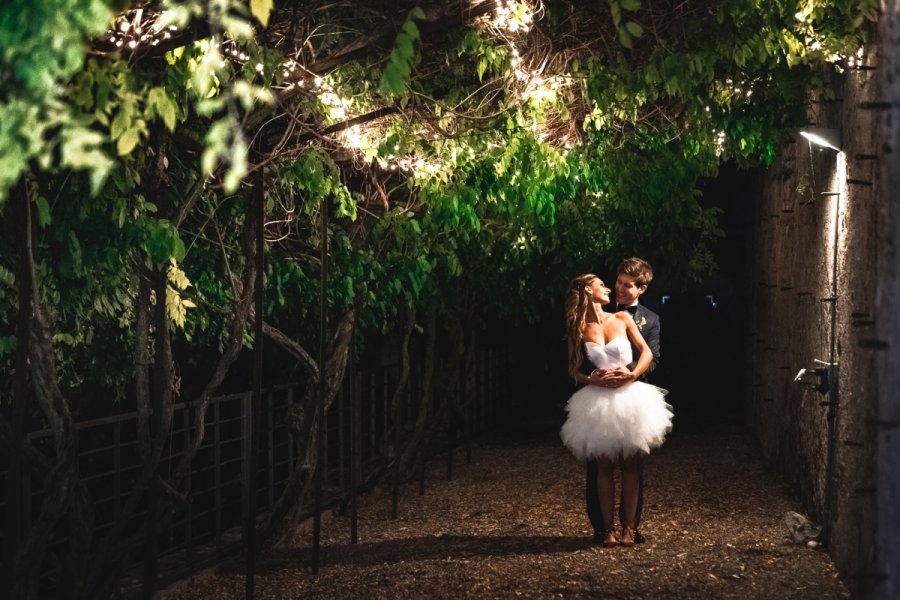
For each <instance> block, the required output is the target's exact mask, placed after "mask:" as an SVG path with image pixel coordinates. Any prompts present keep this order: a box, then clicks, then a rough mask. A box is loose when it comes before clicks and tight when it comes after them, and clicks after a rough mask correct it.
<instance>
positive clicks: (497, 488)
mask: <svg viewBox="0 0 900 600" xmlns="http://www.w3.org/2000/svg"><path fill="white" fill-rule="evenodd" d="M456 456H457V463H456V468H455V473H454V478H453V480H451V481H447V480H446V478H445V474H446V455H442V456H438V457H436V458H435V459H434V460H433V461H432V462H431V463H429V465H428V479H427V488H426V492H425V495H424V496H419V493H418V486H417V484H416V483H410V484H408V485H404V486H403V487H401V489H400V513H399V518H398V519H397V520H391V518H390V507H391V498H390V488H388V487H385V488H378V489H376V490H375V491H374V492H372V493H370V494H368V495H367V496H366V497H365V498H363V499H361V501H360V510H359V514H360V521H359V536H360V540H359V544H357V545H351V544H350V543H349V540H350V526H349V519H348V518H346V517H340V516H337V515H334V514H329V515H327V516H326V517H324V518H323V527H322V536H323V549H322V567H321V569H320V572H319V574H318V575H316V576H314V575H311V574H310V572H309V564H310V555H311V552H310V545H311V538H312V536H311V534H310V533H309V532H308V531H301V532H298V535H297V537H296V539H295V540H294V541H293V542H292V543H291V544H289V545H288V546H287V547H282V548H278V549H276V550H273V551H271V552H269V553H268V554H267V555H266V556H263V557H261V558H260V560H259V563H258V565H259V566H258V571H257V577H256V594H255V597H256V598H279V599H281V598H285V599H286V598H291V599H293V598H390V599H399V598H429V599H439V598H604V597H614V598H627V599H630V598H654V599H656V598H704V599H707V600H709V599H714V598H727V599H740V600H752V599H756V598H766V599H768V598H797V599H804V600H805V599H808V598H817V599H824V598H849V597H850V595H849V593H848V592H847V589H846V588H845V587H844V585H843V584H842V583H841V581H840V580H839V579H838V575H837V572H836V570H835V567H834V565H833V564H832V562H831V559H830V557H829V556H828V554H827V552H825V551H823V550H821V549H810V548H807V547H805V546H804V545H802V544H797V543H793V542H790V541H789V538H788V537H787V528H786V526H785V525H784V522H783V519H784V516H785V513H786V512H788V511H798V512H802V507H801V506H800V504H799V502H798V500H797V499H796V498H795V497H794V496H793V494H792V493H791V489H790V486H789V485H788V484H787V483H785V482H784V481H782V480H780V479H779V478H778V477H777V476H775V475H774V474H772V473H771V472H770V471H768V470H767V469H765V468H764V467H763V464H762V460H761V456H760V453H759V450H758V448H757V446H756V444H755V442H754V441H753V439H752V438H751V437H750V436H748V435H746V434H742V433H717V434H715V435H709V434H706V435H699V434H690V433H687V434H678V432H677V431H676V432H674V433H673V435H672V436H671V439H670V440H669V441H667V442H666V444H665V445H664V446H663V447H662V448H660V449H659V450H657V451H656V452H655V453H654V454H652V455H651V456H650V457H649V459H648V460H647V463H646V467H645V469H646V470H645V481H646V483H645V507H644V516H643V519H644V523H643V525H642V527H641V530H642V532H643V533H644V535H645V536H646V537H647V542H646V543H645V544H642V545H638V546H634V547H630V548H626V547H621V546H620V547H616V548H610V549H607V548H602V547H599V546H595V545H592V544H591V538H590V525H589V523H588V521H587V517H586V514H585V510H584V500H583V495H584V490H583V486H584V467H583V465H582V464H581V463H579V462H578V461H577V460H576V459H575V458H573V457H572V456H571V455H570V454H569V453H568V452H567V451H566V450H565V449H564V448H563V447H562V445H561V444H560V443H559V442H558V441H556V440H554V439H552V437H550V436H544V437H543V438H541V439H539V440H533V441H531V442H530V443H528V444H523V443H519V444H512V443H509V444H503V443H500V444H497V443H495V444H490V445H488V444H483V445H476V446H475V447H474V448H473V451H472V455H471V463H468V464H467V463H466V462H465V453H464V452H463V451H459V450H457V453H456ZM158 597H159V598H160V599H161V600H176V599H178V600H180V599H194V598H204V599H206V598H243V597H244V577H243V566H242V564H240V563H238V562H235V563H232V564H225V565H220V566H218V567H216V568H213V569H209V570H207V571H204V572H202V573H199V574H197V575H195V576H193V577H192V578H190V579H187V580H184V581H181V582H178V583H177V584H174V585H172V586H170V588H169V589H168V590H165V591H163V592H160V593H159V594H158Z"/></svg>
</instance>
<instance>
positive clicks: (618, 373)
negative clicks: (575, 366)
mask: <svg viewBox="0 0 900 600" xmlns="http://www.w3.org/2000/svg"><path fill="white" fill-rule="evenodd" d="M652 280H653V268H652V267H651V266H650V264H649V263H647V261H645V260H643V259H640V258H635V257H632V258H626V259H625V260H623V261H622V262H621V263H620V264H619V268H618V269H616V311H617V312H618V311H620V310H627V311H628V312H630V313H631V316H632V317H633V318H634V322H635V324H636V325H637V327H638V330H640V332H641V335H642V336H643V337H644V340H645V341H646V342H647V345H648V346H650V350H651V351H652V352H653V360H652V361H651V362H650V366H649V367H648V368H647V372H646V373H645V374H644V376H643V377H641V380H642V381H647V379H648V375H650V373H652V372H653V370H654V369H656V367H657V365H658V364H659V315H657V314H656V313H655V312H653V311H652V310H650V309H648V308H646V307H645V306H642V305H641V304H639V303H638V298H640V297H641V295H642V294H643V293H644V292H646V291H647V285H649V284H650V281H652ZM631 353H632V357H633V358H635V360H634V361H633V362H632V363H631V364H629V365H628V371H625V370H622V369H616V370H613V371H608V372H607V373H606V374H605V375H604V376H603V377H602V378H600V379H599V380H598V381H596V382H595V383H596V385H600V386H603V387H619V386H621V385H623V384H625V383H627V382H628V381H631V379H630V378H629V377H628V376H627V375H626V373H628V372H630V371H631V370H632V369H633V368H634V367H635V365H636V364H637V360H636V359H637V357H639V356H640V350H638V348H637V347H636V346H635V345H634V344H632V345H631ZM582 370H583V371H584V370H587V372H586V373H585V375H588V374H589V373H590V371H591V370H593V365H591V364H590V363H589V362H588V364H586V365H585V364H582ZM640 469H641V479H640V486H639V488H638V504H637V512H636V513H635V519H634V541H635V543H637V544H643V543H644V536H643V535H642V534H641V532H640V529H639V527H640V524H641V509H642V508H643V506H644V465H643V460H642V461H641V466H640ZM585 497H586V500H587V511H588V518H589V519H590V521H591V525H592V526H593V528H594V543H597V544H599V543H602V541H603V531H604V525H603V514H602V512H601V510H600V497H599V494H598V493H597V462H596V461H593V460H589V461H588V463H587V483H586V488H585ZM619 521H620V522H621V523H622V524H623V525H624V523H625V521H626V519H625V513H624V503H623V502H622V501H621V498H620V499H619Z"/></svg>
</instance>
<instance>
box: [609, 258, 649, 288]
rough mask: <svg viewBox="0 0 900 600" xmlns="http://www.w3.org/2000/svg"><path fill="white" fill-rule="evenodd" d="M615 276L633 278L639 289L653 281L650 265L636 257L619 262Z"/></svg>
mask: <svg viewBox="0 0 900 600" xmlns="http://www.w3.org/2000/svg"><path fill="white" fill-rule="evenodd" d="M616 274H617V275H622V274H625V275H630V276H631V277H634V282H635V283H636V284H637V285H638V286H639V287H644V286H645V285H648V284H649V283H650V282H651V281H653V267H651V266H650V263H648V262H647V261H646V260H644V259H643V258H638V257H636V256H632V257H631V258H626V259H625V260H623V261H622V262H620V263H619V268H618V269H616Z"/></svg>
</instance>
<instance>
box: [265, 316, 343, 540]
mask: <svg viewBox="0 0 900 600" xmlns="http://www.w3.org/2000/svg"><path fill="white" fill-rule="evenodd" d="M355 327H356V308H351V309H350V310H348V311H347V312H346V313H345V314H344V315H343V317H341V319H340V321H338V324H337V327H336V330H335V333H334V336H333V337H332V339H331V342H330V344H329V351H328V358H327V359H326V361H325V368H324V369H321V371H322V375H321V376H324V377H325V378H326V379H325V382H326V386H327V388H326V394H325V411H327V410H328V407H330V406H331V403H332V401H333V400H334V398H335V397H336V396H337V394H338V392H339V391H340V388H341V381H342V380H343V378H344V373H345V372H346V369H347V357H348V356H349V353H350V343H351V342H352V341H353V333H354V331H355ZM317 383H318V381H317V380H316V379H314V378H312V377H310V379H309V380H308V384H307V388H306V393H305V394H304V397H303V398H302V399H301V400H300V401H299V402H295V403H294V405H293V406H291V407H289V408H288V415H287V418H286V421H287V424H288V426H289V427H290V428H291V429H292V431H293V433H294V437H295V439H296V440H297V463H296V466H295V468H294V470H293V472H291V475H290V477H289V478H288V482H287V485H286V486H285V490H284V492H282V494H281V496H280V497H279V498H278V500H276V501H275V504H274V506H273V507H272V512H271V513H270V517H269V521H268V523H267V524H266V527H265V530H264V533H263V536H262V538H263V539H274V540H275V541H276V542H277V541H278V540H279V538H280V533H282V532H283V533H285V534H286V533H287V532H289V531H290V529H291V528H292V527H293V526H294V525H296V524H297V523H298V522H299V520H300V518H301V517H302V515H303V513H304V510H305V507H306V504H307V503H308V501H309V496H310V492H311V490H310V487H311V486H310V485H309V483H310V482H311V481H312V480H313V477H314V476H315V470H316V460H317V453H316V448H317V443H318V438H317V436H316V431H317V427H316V418H315V415H316V410H315V409H316V406H315V403H316V402H317V399H318V397H319V394H318V393H317V389H318V386H317ZM323 412H324V411H323Z"/></svg>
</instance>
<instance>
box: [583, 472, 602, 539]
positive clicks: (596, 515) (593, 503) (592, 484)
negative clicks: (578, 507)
mask: <svg viewBox="0 0 900 600" xmlns="http://www.w3.org/2000/svg"><path fill="white" fill-rule="evenodd" d="M584 499H585V502H586V503H587V513H588V519H590V521H591V527H593V528H594V533H595V534H600V533H603V530H604V526H603V510H602V509H601V508H600V494H598V493H597V461H596V460H588V461H587V477H586V482H585V487H584Z"/></svg>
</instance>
